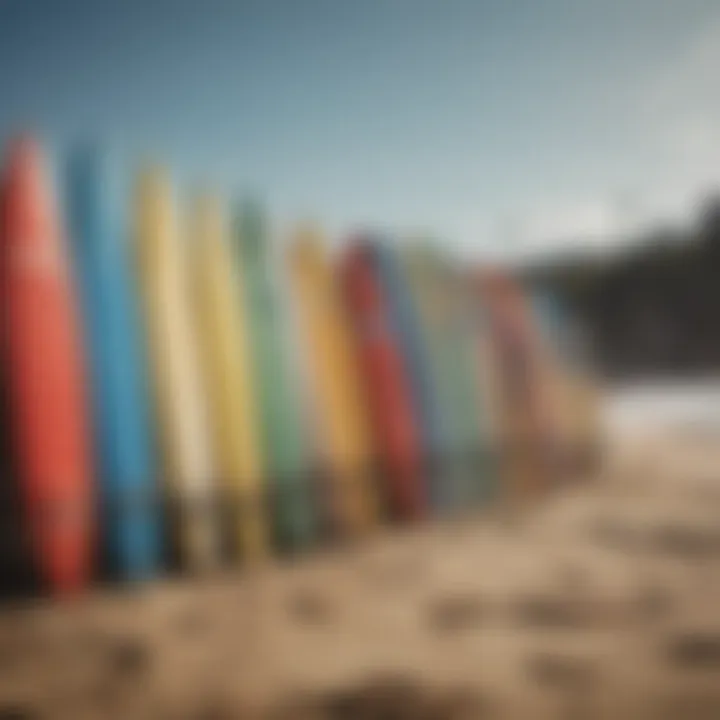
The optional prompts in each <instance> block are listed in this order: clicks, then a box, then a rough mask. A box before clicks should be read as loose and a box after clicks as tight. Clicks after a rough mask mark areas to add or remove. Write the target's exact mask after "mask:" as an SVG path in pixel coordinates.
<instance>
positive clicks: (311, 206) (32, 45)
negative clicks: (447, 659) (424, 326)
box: [0, 0, 720, 255]
mask: <svg viewBox="0 0 720 720" xmlns="http://www.w3.org/2000/svg"><path fill="white" fill-rule="evenodd" d="M718 70H720V2H717V0H542V1H539V0H363V1H362V2H356V1H353V0H253V1H248V2H244V1H243V0H235V1H230V0H228V1H226V2H225V1H223V0H114V1H111V0H62V2H59V1H58V0H0V92H1V93H2V94H1V95H0V143H2V144H4V143H5V140H6V139H7V138H8V137H10V136H11V135H12V133H14V132H15V131H16V130H17V129H23V128H26V127H32V128H34V129H35V130H36V131H37V132H39V133H40V134H41V136H42V137H43V138H44V139H45V141H46V142H47V144H48V146H49V148H50V149H51V151H52V152H53V153H54V156H55V157H60V158H61V157H62V153H63V152H65V151H66V150H67V149H68V148H69V147H70V146H72V144H73V143H77V142H80V141H86V140H92V141H94V142H99V143H102V144H103V145H104V146H106V147H108V148H109V149H111V150H112V151H113V153H114V154H116V155H120V156H122V157H123V158H126V159H127V160H128V162H129V163H135V162H139V161H140V159H142V158H152V159H157V160H161V161H163V162H164V163H166V164H167V165H168V166H169V167H170V168H171V169H172V171H173V173H174V175H175V176H176V177H177V180H178V185H179V186H180V187H181V188H183V189H188V190H190V189H195V188H199V187H204V186H210V187H218V188H220V189H221V190H222V191H223V192H224V193H225V194H226V195H228V196H229V197H233V198H234V197H236V196H243V195H247V194H252V195H256V196H259V197H261V198H262V199H263V200H264V201H265V202H266V204H267V206H268V207H269V209H270V210H271V212H272V214H273V217H274V218H275V219H276V220H277V222H278V223H280V225H286V224H289V223H290V222H292V221H293V220H294V219H304V218H316V219H317V220H318V221H320V222H322V223H323V224H324V225H325V226H326V228H327V229H328V232H329V233H330V234H331V235H332V236H333V237H334V238H339V237H342V236H343V235H345V234H347V233H348V232H349V231H351V230H353V229H355V228H358V227H363V226H367V225H370V226H373V227H377V228H378V229H382V230H387V231H388V232H392V233H395V234H396V235H398V236H405V235H408V234H412V233H415V232H429V233H432V234H433V235H435V236H437V237H438V238H439V239H441V240H442V241H443V242H447V243H450V244H452V245H453V246H454V247H456V248H457V249H458V250H459V251H460V252H464V253H468V254H471V255H472V254H478V253H480V254H481V253H484V252H487V253H489V252H497V251H500V252H504V251H508V249H512V251H516V250H518V249H520V251H524V250H538V249H539V250H541V251H542V250H544V249H549V248H554V247H572V246H574V245H577V244H578V243H586V244H592V243H600V244H603V243H607V244H611V243H614V242H618V239H622V238H624V237H626V236H627V235H629V234H632V232H633V231H634V230H636V229H637V228H639V227H642V226H645V225H647V224H652V223H655V222H659V221H665V220H672V221H676V220H682V219H683V218H686V217H687V216H688V215H689V213H691V211H692V208H693V203H694V202H695V200H696V199H697V198H698V197H700V195H701V193H703V192H704V191H705V190H706V189H707V188H709V187H713V186H715V185H716V184H717V183H718V181H720V93H718V92H717V82H718V81H717V72H718Z"/></svg>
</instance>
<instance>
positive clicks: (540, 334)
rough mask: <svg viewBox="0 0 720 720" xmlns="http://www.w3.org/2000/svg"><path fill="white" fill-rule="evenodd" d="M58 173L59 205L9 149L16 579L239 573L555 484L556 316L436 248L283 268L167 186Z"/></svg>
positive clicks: (4, 318) (1, 519) (249, 212)
mask: <svg viewBox="0 0 720 720" xmlns="http://www.w3.org/2000/svg"><path fill="white" fill-rule="evenodd" d="M66 166H67V167H66V168H65V170H64V171H63V172H62V173H61V178H62V182H61V183H59V185H60V186H61V187H62V189H63V190H62V192H61V193H58V195H59V197H58V198H56V197H55V195H56V193H55V192H54V191H53V187H52V184H51V182H50V180H49V172H48V168H47V167H46V159H45V158H44V156H43V152H42V149H41V148H40V146H39V144H38V143H37V142H36V141H34V140H33V139H30V138H27V137H24V138H21V139H19V140H16V141H14V142H13V143H12V144H11V145H10V149H9V152H8V155H7V158H6V162H5V166H4V171H3V174H2V181H1V183H2V184H1V185H0V203H1V204H0V295H1V297H0V337H2V344H1V346H0V347H1V352H2V357H0V360H1V362H0V373H1V374H2V375H1V381H2V382H1V386H2V392H3V403H2V406H3V418H4V425H5V432H4V433H2V442H3V443H4V444H5V445H4V447H3V457H4V459H5V467H4V472H3V473H2V478H0V487H1V488H2V496H1V497H0V512H1V513H2V515H1V516H0V533H1V534H0V543H2V545H3V557H4V558H5V565H4V569H3V572H4V573H6V577H8V576H9V575H10V574H12V572H14V570H15V569H17V568H18V567H20V566H21V565H23V563H25V564H27V563H29V564H30V565H31V566H32V568H34V571H35V574H36V575H37V576H38V577H39V578H41V580H42V583H43V584H44V586H45V587H47V588H49V589H51V590H52V591H54V592H56V593H60V594H63V593H69V592H75V591H77V590H79V589H81V588H83V587H84V586H85V585H87V583H88V582H89V581H90V580H91V579H92V577H93V576H94V573H95V572H96V569H95V568H97V565H98V564H99V563H100V562H101V560H102V562H103V563H105V564H106V565H107V566H109V567H111V568H112V570H113V572H114V573H115V574H117V575H118V576H120V577H123V578H126V579H130V580H135V579H141V578H147V577H151V576H153V575H155V574H157V573H158V572H159V571H160V570H161V569H162V568H163V567H166V566H167V564H168V563H173V564H175V563H178V564H179V565H180V566H182V567H185V568H189V569H192V570H202V569H207V568H213V567H217V566H218V565H219V564H222V563H229V562H232V561H233V560H235V559H240V560H242V561H254V560H258V559H261V558H263V557H265V556H267V555H268V554H269V553H270V552H272V551H274V550H277V549H281V550H283V549H284V550H297V549H302V548H305V547H309V546H311V545H313V544H315V543H318V542H320V541H322V540H325V539H327V538H337V537H346V538H352V537H358V536H362V535H364V534H366V533H368V532H370V531H371V530H372V529H373V528H374V527H376V526H377V525H378V524H380V523H381V522H382V521H383V520H384V519H396V520H415V519H419V518H422V517H426V516H428V515H431V514H440V515H442V514H453V513H458V512H461V511H463V510H465V509H467V508H470V507H473V506H482V505H483V504H484V503H488V502H489V501H490V500H492V499H493V498H496V497H498V496H500V495H502V496H506V497H507V496H516V495H517V496H518V497H520V496H530V495H532V494H534V493H537V492H538V491H542V490H544V489H548V488H549V487H550V486H551V484H552V483H553V482H554V478H555V476H556V474H557V470H558V463H557V462H555V461H556V460H557V451H558V450H559V449H560V444H559V443H560V440H562V439H563V438H562V437H561V433H560V432H559V429H560V427H561V425H562V423H561V422H560V421H559V418H560V417H561V416H562V412H559V410H558V409H559V408H560V407H561V403H560V402H559V400H558V398H559V397H560V396H559V394H558V392H557V388H558V387H559V386H558V385H557V383H555V384H553V383H554V381H553V380H552V379H551V378H552V377H556V378H558V377H560V376H561V375H560V374H559V373H555V375H554V376H553V375H552V373H550V372H549V371H548V370H549V369H550V368H558V367H559V365H558V363H557V362H555V361H553V362H554V364H553V362H550V353H549V352H548V349H549V348H555V349H557V346H558V343H557V342H553V341H552V340H553V338H555V337H559V336H560V335H561V334H562V332H563V328H564V325H563V320H562V313H561V308H560V307H559V306H557V304H556V303H555V304H553V303H554V301H553V300H552V298H549V297H543V298H540V299H538V300H537V301H533V302H529V301H528V299H527V297H526V296H525V295H524V294H523V293H522V292H521V291H520V288H519V286H518V285H517V284H516V283H514V282H513V281H512V280H511V279H510V278H509V277H507V276H504V275H502V274H501V273H499V272H497V271H492V272H491V271H489V270H485V271H481V270H479V269H467V268H461V267H459V266H458V265H457V264H454V263H453V262H452V261H451V260H450V259H449V258H448V257H446V255H445V254H444V253H442V252H440V251H439V250H438V249H437V248H435V247H434V246H432V245H431V244H429V243H408V244H405V245H403V246H394V245H391V244H389V243H387V242H385V241H383V240H381V239H378V238H376V237H373V236H371V235H362V236H360V235H359V236H357V237H354V238H351V239H350V240H349V242H347V243H345V244H344V246H343V249H342V252H341V253H340V256H339V257H338V258H335V257H331V255H330V253H329V251H328V249H327V247H326V246H325V244H324V241H323V238H322V236H321V235H320V233H319V232H318V230H317V229H315V228H313V227H310V226H303V227H301V228H298V229H297V230H296V231H295V232H294V234H293V236H292V238H290V240H289V242H288V243H286V244H285V245H283V246H282V247H281V246H279V245H277V244H274V243H272V242H270V232H269V229H268V227H267V224H266V219H265V216H264V214H263V212H262V211H261V209H260V208H259V207H258V206H257V205H254V204H252V203H246V204H244V205H242V206H240V207H239V209H238V211H237V212H236V213H234V214H233V215H232V216H231V213H230V211H229V210H228V208H227V207H226V206H225V205H224V204H223V203H222V202H221V201H220V200H219V199H218V198H217V197H215V196H212V195H202V196H199V197H197V198H195V199H194V201H193V202H192V203H191V204H190V206H189V208H187V212H185V213H183V214H182V215H181V214H180V212H179V209H178V206H177V204H176V202H175V198H174V196H173V191H172V188H171V185H170V182H169V179H168V177H167V176H166V175H165V174H164V173H163V172H161V171H158V170H153V169H151V170H147V171H145V172H144V173H141V174H140V176H139V179H138V181H137V183H136V184H135V190H134V194H133V196H132V197H131V198H130V199H129V200H126V199H123V193H122V192H121V191H120V189H119V188H118V187H117V183H116V182H115V181H116V177H115V176H114V175H113V173H112V170H111V169H109V168H108V167H107V164H106V163H105V162H104V161H103V159H102V158H101V156H100V155H98V154H97V153H94V152H92V151H79V152H77V153H75V154H73V155H72V156H71V158H70V159H69V161H68V162H67V163H66ZM542 328H544V330H542ZM558 333H559V334H558ZM555 356H556V359H557V353H555ZM562 377H563V378H564V379H565V380H567V378H568V377H569V375H568V374H567V373H566V372H565V371H563V374H562ZM565 386H566V387H567V382H566V383H565ZM577 424H578V423H577V418H575V419H574V420H573V421H572V422H571V423H570V425H572V426H573V427H576V426H577Z"/></svg>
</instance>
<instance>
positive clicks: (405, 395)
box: [339, 237, 428, 520]
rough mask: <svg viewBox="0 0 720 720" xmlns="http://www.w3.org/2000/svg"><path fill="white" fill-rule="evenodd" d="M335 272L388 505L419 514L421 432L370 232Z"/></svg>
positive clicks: (423, 506) (406, 514)
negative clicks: (342, 299)
mask: <svg viewBox="0 0 720 720" xmlns="http://www.w3.org/2000/svg"><path fill="white" fill-rule="evenodd" d="M339 272H340V277H341V283H342V288H343V296H344V298H345V302H346V306H347V307H348V310H349V313H350V316H351V326H352V328H353V333H354V337H355V344H356V352H357V357H358V363H359V366H360V369H361V373H362V378H363V383H364V389H365V394H366V397H367V400H368V407H369V413H370V420H371V424H372V428H373V431H374V441H375V444H376V447H377V450H378V454H379V458H380V461H381V463H382V465H383V471H384V473H383V474H384V479H385V491H386V496H387V503H388V507H389V509H390V511H391V513H392V514H393V515H395V516H396V517H398V518H400V519H406V520H412V519H417V518H421V517H423V516H424V515H425V514H426V513H427V510H428V502H427V494H426V490H425V480H424V478H423V477H422V466H423V460H422V446H421V438H420V435H419V430H418V427H417V423H416V419H415V416H414V414H413V406H412V398H411V390H410V382H409V378H408V376H407V374H406V372H405V368H404V366H403V361H402V356H401V353H400V349H399V346H398V339H397V337H396V334H395V331H394V328H393V326H392V323H391V320H390V314H389V308H388V300H387V297H386V294H385V293H384V292H383V290H382V286H381V284H380V282H379V275H378V269H377V260H376V257H375V247H374V244H373V242H372V240H371V239H370V238H369V237H360V238H356V239H355V240H353V241H352V242H351V243H350V246H349V247H348V249H347V250H346V251H345V253H344V255H343V257H342V259H341V265H340V270H339Z"/></svg>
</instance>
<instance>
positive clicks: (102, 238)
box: [65, 149, 161, 580]
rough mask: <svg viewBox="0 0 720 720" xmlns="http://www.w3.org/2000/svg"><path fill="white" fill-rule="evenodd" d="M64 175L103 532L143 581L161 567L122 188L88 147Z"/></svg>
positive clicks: (117, 562)
mask: <svg viewBox="0 0 720 720" xmlns="http://www.w3.org/2000/svg"><path fill="white" fill-rule="evenodd" d="M65 180H66V182H65V187H66V188H67V191H66V204H65V206H66V217H67V220H68V225H69V238H70V243H69V246H70V250H71V255H72V259H73V267H74V270H75V277H76V279H77V281H78V288H79V291H80V298H81V300H82V303H81V305H82V313H81V315H82V317H83V321H84V322H83V330H84V333H83V335H84V341H85V348H86V353H87V358H88V362H87V365H88V370H89V378H90V381H91V382H90V386H91V387H90V395H91V397H92V409H93V419H94V422H93V428H94V430H95V433H94V446H95V454H94V457H95V474H96V477H98V479H99V489H98V492H99V495H100V499H101V510H102V512H101V519H102V532H103V536H104V539H105V543H106V546H107V549H108V551H109V552H108V555H109V559H110V562H111V565H112V569H113V571H114V572H117V573H119V574H120V575H121V576H122V577H123V578H125V579H130V580H136V579H142V578H146V577H149V576H152V575H154V574H155V573H156V572H157V571H158V569H159V566H160V561H161V527H160V505H159V496H158V488H157V485H156V482H157V467H156V464H155V458H154V452H153V440H152V437H151V428H150V423H149V407H148V404H147V399H148V398H147V392H148V386H147V379H146V377H145V364H144V355H143V350H142V348H141V347H140V341H141V339H140V327H139V324H138V323H139V317H138V308H137V306H136V304H135V303H136V288H135V286H134V280H133V278H132V277H131V274H130V267H129V257H128V252H129V247H128V243H129V237H128V232H127V227H126V226H125V218H124V216H123V212H124V208H123V206H122V203H123V195H122V193H121V190H120V188H119V186H118V177H117V174H113V173H112V171H111V169H110V166H109V163H108V161H107V159H106V158H102V157H101V156H100V155H99V154H98V153H97V152H94V151H92V150H90V149H80V150H78V151H76V152H75V153H74V154H72V155H71V156H70V158H69V160H68V163H67V172H66V174H65Z"/></svg>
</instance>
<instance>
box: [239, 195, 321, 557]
mask: <svg viewBox="0 0 720 720" xmlns="http://www.w3.org/2000/svg"><path fill="white" fill-rule="evenodd" d="M233 239H234V247H235V250H236V258H237V261H238V265H239V268H240V273H241V278H242V283H241V285H242V291H243V293H244V295H245V303H246V307H247V317H248V324H249V338H250V344H251V352H252V360H253V371H254V377H255V384H256V389H257V397H258V402H259V412H260V428H261V437H262V439H261V443H262V453H263V458H264V467H265V471H266V474H267V478H266V486H267V487H268V488H269V492H270V498H269V501H270V502H269V507H270V508H271V512H272V524H273V527H274V530H275V536H276V540H277V542H278V544H279V545H280V546H281V547H282V548H285V549H295V548H298V547H302V546H305V545H307V544H308V543H309V542H310V541H311V539H312V537H313V535H314V518H313V502H312V490H311V486H310V473H309V471H308V463H307V454H306V452H305V447H304V443H303V433H302V429H301V413H300V407H299V398H298V395H297V388H296V387H294V386H293V383H292V382H291V377H292V373H291V371H290V365H289V362H290V361H291V358H290V353H289V347H288V340H289V338H288V334H287V333H288V328H287V325H286V318H285V317H284V316H283V312H282V306H281V303H280V297H279V293H278V286H277V274H276V273H277V264H276V262H275V258H274V255H273V249H272V246H271V243H270V235H269V232H268V227H267V222H266V219H265V215H264V213H263V210H262V208H261V207H260V206H259V205H257V204H256V203H254V202H245V203H243V204H242V205H241V207H240V208H239V211H238V214H237V217H236V223H235V229H234V233H233Z"/></svg>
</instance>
